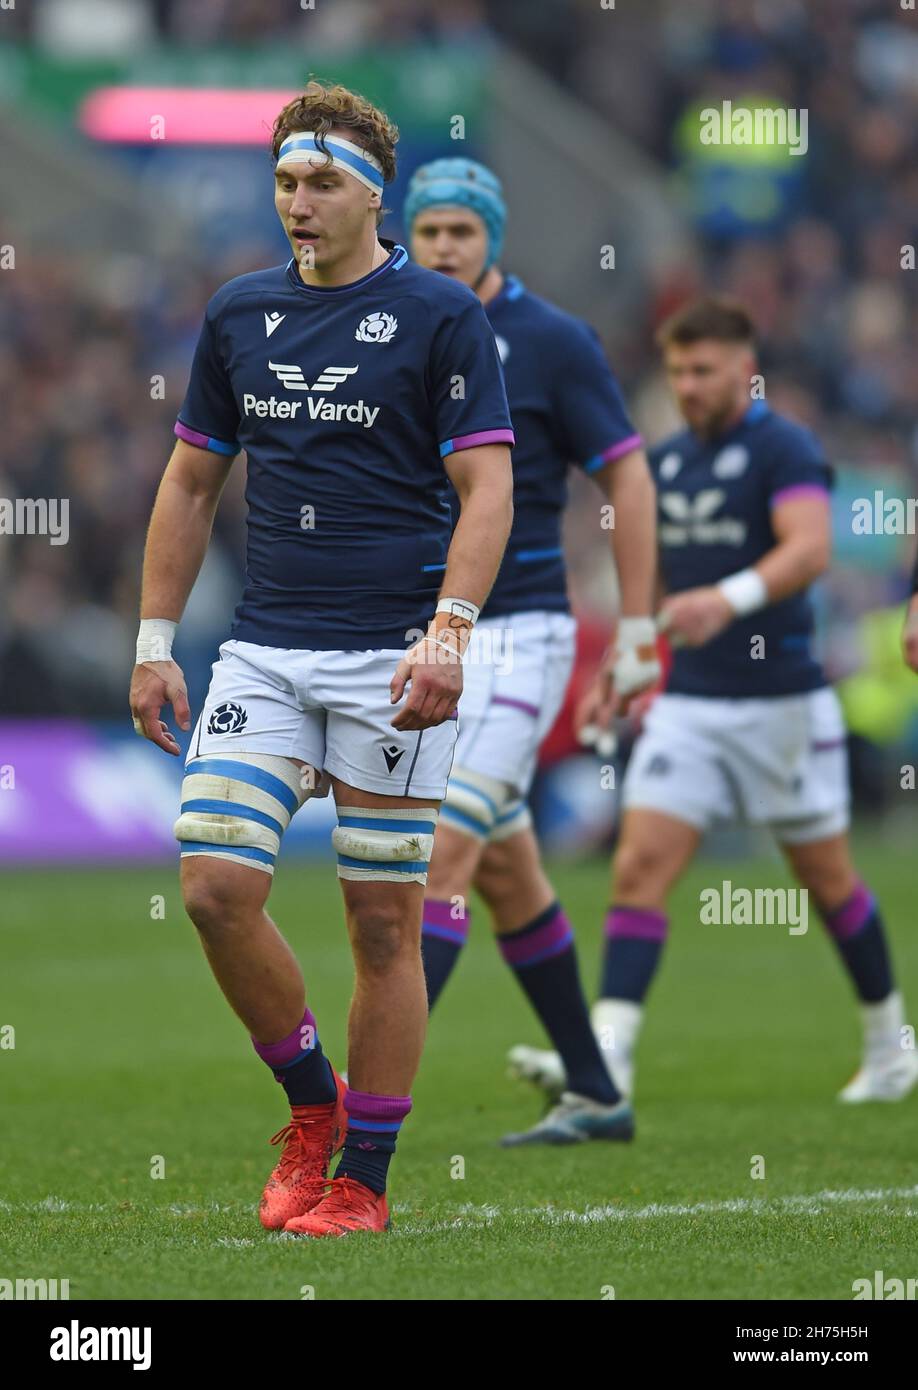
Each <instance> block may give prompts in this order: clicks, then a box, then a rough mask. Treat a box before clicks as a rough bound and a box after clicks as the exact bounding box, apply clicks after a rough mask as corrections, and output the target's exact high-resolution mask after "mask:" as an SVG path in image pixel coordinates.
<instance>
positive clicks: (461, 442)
mask: <svg viewBox="0 0 918 1390" xmlns="http://www.w3.org/2000/svg"><path fill="white" fill-rule="evenodd" d="M515 443H516V438H515V436H514V433H513V431H512V430H478V431H477V432H476V433H475V434H457V435H456V437H455V439H445V440H444V441H443V443H442V444H441V445H440V457H441V458H444V459H445V458H446V456H447V454H457V453H458V452H459V450H460V449H477V448H478V446H479V445H480V444H509V445H510V446H511V448H512V447H513V445H514V444H515Z"/></svg>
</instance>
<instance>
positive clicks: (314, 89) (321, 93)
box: [271, 78, 398, 222]
mask: <svg viewBox="0 0 918 1390" xmlns="http://www.w3.org/2000/svg"><path fill="white" fill-rule="evenodd" d="M332 129H342V130H346V131H348V133H349V136H351V137H352V138H353V140H354V143H355V144H357V145H362V146H363V148H364V149H365V150H366V151H367V153H368V154H371V155H373V156H374V157H375V158H376V159H378V160H379V163H380V165H381V167H382V175H383V179H384V180H385V182H386V183H391V182H392V180H393V179H394V178H395V171H396V162H395V146H396V144H397V142H398V126H397V125H394V124H393V122H392V121H390V120H389V117H388V116H387V115H386V113H385V111H380V110H379V108H378V107H377V106H374V105H373V104H372V102H370V101H367V99H366V97H364V96H361V95H360V93H359V92H351V91H349V90H348V88H347V87H342V86H341V85H340V83H334V84H331V83H326V82H322V81H320V80H319V79H318V78H312V80H311V81H310V82H309V83H308V84H307V86H306V88H305V90H304V92H303V94H302V96H298V97H294V98H293V100H292V101H288V103H287V105H286V106H285V107H284V109H283V110H282V111H281V112H280V114H279V115H278V117H277V119H276V120H275V122H274V131H273V133H272V137H271V153H272V155H273V157H274V161H275V163H276V162H277V158H278V155H279V154H280V147H281V145H282V144H283V142H284V141H285V140H286V138H287V136H288V135H291V134H292V133H293V132H294V131H297V130H311V131H314V132H315V135H316V144H317V145H318V147H319V149H322V148H323V139H324V137H325V136H326V135H327V134H328V132H329V131H330V130H332ZM383 215H384V209H382V208H380V210H379V213H378V215H377V221H378V222H381V221H382V219H383Z"/></svg>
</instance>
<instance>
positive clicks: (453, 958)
mask: <svg viewBox="0 0 918 1390" xmlns="http://www.w3.org/2000/svg"><path fill="white" fill-rule="evenodd" d="M505 217H506V211H505V207H504V201H503V197H502V193H501V186H500V183H499V181H498V179H497V178H496V176H495V175H494V174H493V173H492V172H491V171H490V170H489V169H487V168H485V167H484V166H483V165H481V164H478V163H476V162H474V161H473V160H469V159H440V160H436V161H434V162H433V163H431V164H427V165H425V166H424V167H423V168H421V169H419V170H418V171H417V172H416V174H415V175H414V177H413V179H412V181H411V185H410V187H409V190H408V196H407V199H406V202H405V213H404V223H405V226H406V227H407V228H409V229H410V234H411V251H412V255H413V256H414V258H415V260H417V261H418V262H419V263H420V264H421V265H423V266H426V267H428V268H429V269H431V270H436V271H439V272H440V273H441V274H442V275H444V276H448V277H450V278H451V279H453V280H456V281H459V282H461V283H462V284H465V285H468V286H470V287H471V288H472V289H473V290H474V291H475V293H476V294H477V295H478V298H479V299H480V300H481V302H482V304H483V305H484V306H485V311H486V313H487V315H488V318H489V320H490V322H491V326H492V328H493V329H494V333H495V335H496V338H497V346H498V350H499V352H500V356H501V361H502V363H503V368H504V375H505V379H506V385H507V395H508V399H509V402H510V413H511V417H512V419H513V427H514V432H515V435H516V444H515V447H514V452H513V497H514V520H513V530H512V532H511V536H510V541H509V543H508V546H507V551H506V554H505V556H504V560H503V563H502V565H501V568H500V572H499V574H498V577H497V581H496V583H495V585H494V588H493V589H492V591H491V594H490V597H489V599H488V602H487V605H486V606H485V609H484V611H483V613H482V618H481V621H480V622H479V623H478V625H477V626H476V631H475V633H474V635H473V638H472V641H471V643H470V646H469V650H468V652H467V654H466V659H465V678H464V690H463V695H462V701H461V705H460V711H459V740H458V743H457V746H456V757H455V762H454V764H453V770H452V773H451V774H450V779H449V786H448V789H447V794H446V800H445V802H444V804H443V808H442V813H441V816H440V821H439V824H438V828H437V833H436V837H435V840H434V851H433V858H432V861H431V866H430V876H429V879H428V883H427V892H426V896H425V900H424V928H423V955H424V970H425V975H426V979H427V992H428V998H429V1001H430V1004H431V1006H433V1004H434V1003H435V1002H436V999H437V997H438V996H439V994H440V992H441V990H442V989H443V987H444V985H445V984H446V981H447V979H448V978H449V975H450V973H451V972H452V970H453V968H454V966H455V965H456V962H457V960H458V957H459V953H460V951H461V948H462V946H463V943H464V942H465V940H466V936H467V934H468V930H469V917H470V913H469V909H468V906H467V899H468V895H469V891H470V889H471V887H472V885H473V884H474V887H475V888H476V889H477V891H478V892H479V893H480V894H481V896H482V897H483V899H484V901H485V902H486V903H487V905H488V909H489V912H490V915H491V922H492V926H493V928H494V930H495V932H496V933H497V941H498V945H499V947H500V951H501V954H502V955H503V957H504V960H505V961H506V962H507V964H508V965H509V966H510V968H511V969H512V970H513V972H514V974H515V975H516V977H517V979H518V980H519V982H520V985H521V986H522V988H523V989H524V991H525V993H526V995H527V997H528V999H529V1001H530V1003H531V1004H532V1006H533V1008H534V1009H535V1011H536V1013H537V1014H538V1016H539V1018H540V1019H541V1021H542V1023H543V1025H544V1027H545V1029H546V1032H547V1033H548V1035H549V1037H550V1038H551V1039H552V1041H553V1042H554V1044H555V1047H556V1048H557V1049H558V1051H559V1053H560V1054H561V1056H562V1057H563V1058H564V1066H565V1069H566V1078H567V1081H566V1090H565V1094H564V1095H563V1096H562V1097H561V1100H560V1103H559V1104H558V1105H557V1106H556V1107H555V1108H554V1109H552V1110H551V1111H550V1113H549V1114H548V1115H546V1116H545V1118H544V1119H543V1120H541V1121H540V1122H539V1123H538V1124H537V1125H536V1126H535V1127H534V1128H533V1129H531V1130H529V1131H527V1132H526V1133H524V1134H519V1135H509V1136H507V1138H506V1139H505V1141H504V1142H505V1143H507V1144H518V1143H537V1142H544V1143H566V1142H576V1141H579V1140H584V1139H591V1138H598V1139H628V1138H630V1137H631V1135H632V1133H633V1120H632V1115H631V1111H630V1107H629V1106H628V1104H627V1103H625V1102H623V1100H622V1097H621V1096H620V1095H619V1092H618V1090H617V1089H616V1087H615V1085H614V1082H613V1081H612V1080H611V1078H610V1075H609V1073H608V1069H607V1068H606V1066H605V1064H604V1063H603V1060H602V1058H601V1056H600V1053H599V1048H598V1046H597V1043H596V1039H595V1036H594V1034H593V1031H592V1029H591V1027H590V1020H589V1014H588V1012H587V1007H586V1001H585V999H584V996H583V991H582V988H581V985H580V979H579V974H578V970H577V961H576V953H575V949H574V941H573V933H572V931H571V926H570V923H569V921H568V919H567V917H566V915H565V913H564V911H563V909H562V907H561V905H560V903H559V902H558V899H557V897H556V895H555V892H554V889H553V888H552V886H551V884H550V883H549V881H548V878H547V877H546V874H545V871H544V869H543V867H542V863H541V857H540V854H539V846H538V842H537V840H536V837H535V834H534V832H533V829H532V820H531V817H530V814H529V810H528V808H527V806H526V797H527V794H528V792H529V788H530V784H531V782H532V778H533V774H534V772H535V767H536V759H537V755H538V749H539V744H540V743H541V742H542V740H543V739H544V737H545V735H546V734H547V733H548V731H549V729H550V728H551V726H552V724H553V723H554V721H555V717H556V715H557V713H558V710H559V708H560V706H561V702H562V700H563V697H564V692H565V688H566V686H567V684H568V680H569V678H570V673H571V666H572V663H573V656H574V637H575V628H576V624H575V621H574V619H573V617H572V616H571V613H570V605H569V603H568V598H567V580H566V570H565V564H564V556H563V551H562V546H561V518H562V513H563V511H564V506H565V502H566V500H567V470H568V466H569V464H570V463H571V462H572V461H573V462H576V463H577V464H579V465H580V467H582V468H583V469H584V470H585V472H587V473H588V474H589V475H590V476H591V477H592V478H594V479H595V481H596V483H597V484H598V486H599V487H600V489H601V490H602V492H603V493H604V494H605V495H606V497H607V498H608V500H609V502H610V503H611V504H612V506H613V507H614V512H613V513H612V515H613V516H614V527H613V528H612V529H610V536H611V538H612V545H613V550H614V557H615V562H616V566H617V571H618V576H619V588H620V596H621V603H620V612H621V617H620V619H619V623H618V630H617V635H616V640H615V645H614V649H613V651H612V653H611V655H610V658H609V659H608V661H607V662H606V664H605V668H604V682H605V687H606V690H607V691H608V686H609V683H610V681H612V680H613V679H614V684H615V688H616V696H617V698H618V699H619V700H620V701H621V700H624V699H625V698H627V697H629V696H632V695H634V694H635V693H636V692H638V691H640V690H643V689H645V688H646V687H647V686H649V685H652V684H653V683H654V681H655V680H656V679H657V678H658V676H659V664H658V662H657V659H656V649H655V628H654V624H653V620H652V618H651V616H650V614H651V602H652V596H653V576H654V570H655V566H656V555H655V538H654V495H653V484H652V482H651V479H650V474H649V471H648V468H647V461H646V459H645V457H644V452H643V448H642V445H641V439H640V437H639V435H638V434H637V433H636V432H635V429H634V426H633V425H632V423H631V421H630V420H629V418H628V414H627V411H626V409H625V406H624V403H623V401H622V397H621V393H620V391H619V388H618V385H617V383H616V381H615V378H614V377H613V375H612V373H611V371H610V370H609V366H608V364H607V362H606V360H605V358H604V356H603V353H602V350H601V348H600V345H599V341H598V339H597V337H596V334H595V333H594V332H593V330H592V329H591V328H589V327H588V326H587V325H586V324H585V323H583V322H581V321H580V320H578V319H575V318H572V317H571V316H570V315H569V314H566V313H564V312H562V310H560V309H558V308H556V307H555V306H554V305H553V304H549V303H547V302H546V301H545V300H543V299H539V298H538V297H537V296H536V295H534V294H533V293H532V292H531V291H530V290H528V289H527V288H526V287H525V286H524V285H523V284H521V283H520V281H519V280H518V279H517V278H516V277H515V276H513V275H506V274H504V272H503V271H502V270H501V269H500V266H499V260H500V255H501V248H502V244H503V239H504V223H505Z"/></svg>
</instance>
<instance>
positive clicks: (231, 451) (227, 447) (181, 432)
mask: <svg viewBox="0 0 918 1390" xmlns="http://www.w3.org/2000/svg"><path fill="white" fill-rule="evenodd" d="M175 433H176V434H177V435H178V437H179V439H184V441H185V443H186V444H194V445H196V447H197V448H199V449H209V450H210V452H211V453H212V454H225V455H226V456H227V457H229V458H232V457H233V456H234V455H236V454H238V453H239V445H238V444H237V443H236V442H235V441H234V442H233V443H232V444H227V443H226V441H225V440H223V439H215V438H214V436H213V435H211V434H202V433H201V431H200V430H193V429H189V427H188V426H187V425H183V424H182V422H181V420H176V422H175Z"/></svg>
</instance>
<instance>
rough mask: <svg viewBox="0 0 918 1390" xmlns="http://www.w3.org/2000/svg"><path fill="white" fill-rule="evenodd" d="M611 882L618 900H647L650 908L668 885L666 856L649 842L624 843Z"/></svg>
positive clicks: (628, 841)
mask: <svg viewBox="0 0 918 1390" xmlns="http://www.w3.org/2000/svg"><path fill="white" fill-rule="evenodd" d="M664 880H665V881H664ZM612 881H613V884H614V896H615V897H616V899H623V898H635V899H640V900H641V902H645V900H646V906H651V905H652V902H655V901H656V899H657V897H658V896H659V895H660V894H661V892H662V891H665V888H666V887H667V886H668V878H667V876H666V857H665V855H664V854H662V853H661V852H660V849H659V847H658V846H656V845H653V844H651V843H649V842H648V841H642V840H623V841H622V842H621V843H620V844H619V846H618V849H617V850H616V852H615V857H614V859H613V861H612Z"/></svg>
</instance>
